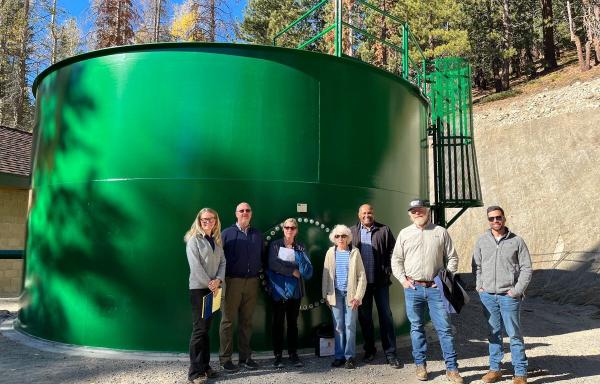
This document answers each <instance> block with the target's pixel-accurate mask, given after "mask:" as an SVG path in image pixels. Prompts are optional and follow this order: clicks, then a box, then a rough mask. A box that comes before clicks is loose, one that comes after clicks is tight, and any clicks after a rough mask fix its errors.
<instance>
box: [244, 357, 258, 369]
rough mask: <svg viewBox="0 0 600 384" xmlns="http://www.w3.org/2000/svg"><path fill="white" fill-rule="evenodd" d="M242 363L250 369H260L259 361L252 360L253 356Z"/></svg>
mask: <svg viewBox="0 0 600 384" xmlns="http://www.w3.org/2000/svg"><path fill="white" fill-rule="evenodd" d="M240 365H241V366H242V367H244V368H246V369H248V370H250V371H254V370H255V369H258V363H257V362H256V361H254V360H252V358H250V357H249V358H247V359H246V361H243V362H240Z"/></svg>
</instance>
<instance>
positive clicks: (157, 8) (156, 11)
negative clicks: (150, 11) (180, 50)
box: [152, 0, 162, 43]
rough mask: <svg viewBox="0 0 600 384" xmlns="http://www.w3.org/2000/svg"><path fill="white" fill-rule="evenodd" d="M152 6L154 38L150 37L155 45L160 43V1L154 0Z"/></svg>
mask: <svg viewBox="0 0 600 384" xmlns="http://www.w3.org/2000/svg"><path fill="white" fill-rule="evenodd" d="M154 6H155V8H154V36H152V40H153V41H154V42H155V43H156V42H158V41H160V21H161V20H160V16H161V13H162V12H161V11H162V0H156V3H155V4H154Z"/></svg>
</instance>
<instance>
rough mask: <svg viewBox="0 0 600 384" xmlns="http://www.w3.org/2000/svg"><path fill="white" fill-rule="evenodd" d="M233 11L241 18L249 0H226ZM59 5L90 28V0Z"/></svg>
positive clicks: (177, 0) (69, 0)
mask: <svg viewBox="0 0 600 384" xmlns="http://www.w3.org/2000/svg"><path fill="white" fill-rule="evenodd" d="M134 1H135V0H134ZM226 1H227V2H228V3H229V6H230V7H231V10H232V11H233V16H234V18H236V19H238V20H241V18H242V11H243V10H244V7H245V6H246V3H247V0H226ZM182 2H183V0H171V1H170V3H171V4H180V3H182ZM58 6H59V7H60V8H63V9H64V10H66V12H67V14H66V15H65V16H66V17H65V18H69V17H75V18H76V19H77V23H78V24H79V26H80V28H81V29H82V30H83V31H86V30H88V28H89V27H88V26H87V25H86V24H89V21H88V20H86V19H88V18H89V10H90V0H58Z"/></svg>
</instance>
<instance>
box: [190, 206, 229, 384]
mask: <svg viewBox="0 0 600 384" xmlns="http://www.w3.org/2000/svg"><path fill="white" fill-rule="evenodd" d="M184 240H185V242H186V243H187V244H186V254H187V259H188V263H189V265H190V279H189V287H190V302H191V305H192V335H191V337H190V369H189V371H188V380H189V382H190V383H205V382H206V380H207V379H208V378H213V377H215V376H217V372H215V371H214V370H213V369H212V368H211V367H210V365H209V362H210V342H209V339H208V332H209V330H210V324H211V321H212V317H208V318H203V317H202V299H203V298H204V296H206V295H208V294H209V293H210V292H216V291H217V289H218V288H219V287H220V286H221V283H222V282H223V280H224V279H225V254H224V252H223V244H222V241H221V221H220V220H219V214H218V213H217V212H216V211H215V210H213V209H211V208H203V209H201V210H200V212H198V215H196V219H195V220H194V222H193V223H192V227H191V228H190V230H189V231H187V233H186V234H185V237H184Z"/></svg>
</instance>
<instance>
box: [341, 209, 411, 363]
mask: <svg viewBox="0 0 600 384" xmlns="http://www.w3.org/2000/svg"><path fill="white" fill-rule="evenodd" d="M350 231H351V232H352V245H353V246H355V247H356V248H358V249H359V250H360V255H361V257H362V261H363V265H364V266H365V272H366V274H367V289H366V291H365V296H364V297H363V300H362V304H361V306H360V307H358V322H359V323H360V328H361V330H362V336H363V339H364V346H363V348H364V350H365V354H364V357H363V360H364V361H366V362H370V361H372V360H373V358H374V356H375V351H376V350H375V329H374V328H375V327H374V324H373V300H374V301H375V305H376V306H377V315H378V316H379V333H380V335H381V348H382V349H383V352H384V353H385V357H386V360H387V362H388V364H390V366H391V367H392V368H402V363H401V362H400V360H398V357H397V356H396V334H395V332H394V319H393V317H392V310H391V308H390V285H391V284H392V281H391V279H390V275H391V273H392V268H391V265H390V262H391V257H392V251H393V250H394V244H395V243H396V239H394V235H393V234H392V231H391V230H390V228H389V227H388V226H387V225H385V224H381V223H378V222H377V221H375V215H374V213H373V207H372V206H371V205H369V204H363V205H361V206H360V207H359V208H358V223H356V225H354V226H352V227H351V228H350Z"/></svg>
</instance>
